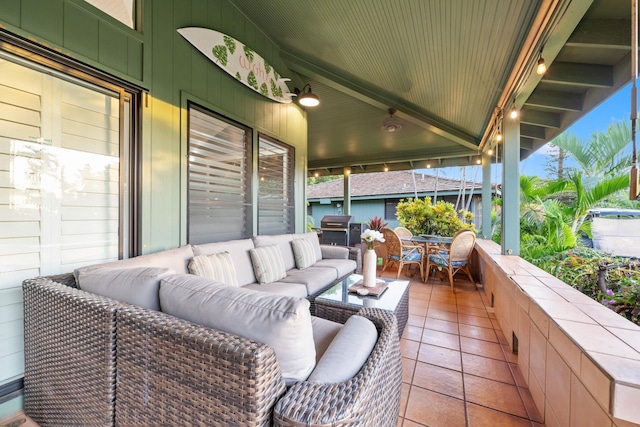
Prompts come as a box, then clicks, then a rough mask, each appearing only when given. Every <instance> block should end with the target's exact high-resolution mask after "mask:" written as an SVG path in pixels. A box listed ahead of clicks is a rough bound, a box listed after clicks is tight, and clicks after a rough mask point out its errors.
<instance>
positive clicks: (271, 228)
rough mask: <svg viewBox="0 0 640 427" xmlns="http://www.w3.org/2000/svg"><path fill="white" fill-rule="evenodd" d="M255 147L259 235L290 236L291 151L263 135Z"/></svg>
mask: <svg viewBox="0 0 640 427" xmlns="http://www.w3.org/2000/svg"><path fill="white" fill-rule="evenodd" d="M258 144H259V148H258V153H259V154H258V173H259V181H258V233H259V234H284V233H293V232H294V231H295V205H294V200H293V199H294V197H293V180H294V150H293V147H290V146H288V145H286V144H283V143H281V142H277V141H274V140H272V139H268V138H266V137H264V136H263V135H260V138H259V139H258Z"/></svg>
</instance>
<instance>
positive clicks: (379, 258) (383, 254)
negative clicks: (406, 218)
mask: <svg viewBox="0 0 640 427" xmlns="http://www.w3.org/2000/svg"><path fill="white" fill-rule="evenodd" d="M387 225H388V223H387V222H386V221H385V220H383V219H382V218H380V217H379V216H377V215H376V216H374V217H373V218H369V222H367V227H368V228H369V230H373V231H379V232H381V233H382V229H383V228H385V227H386V226H387ZM374 251H375V252H376V265H377V266H378V267H379V268H382V266H383V263H384V260H386V259H387V247H386V246H385V245H376V246H375V247H374Z"/></svg>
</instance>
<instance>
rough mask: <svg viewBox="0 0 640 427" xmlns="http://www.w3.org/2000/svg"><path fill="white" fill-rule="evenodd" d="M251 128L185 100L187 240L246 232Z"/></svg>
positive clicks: (248, 233)
mask: <svg viewBox="0 0 640 427" xmlns="http://www.w3.org/2000/svg"><path fill="white" fill-rule="evenodd" d="M250 141H251V131H250V130H249V129H246V128H243V127H241V126H239V125H237V124H233V123H230V122H228V121H225V120H222V119H220V118H217V117H215V116H214V115H213V114H211V113H208V112H206V110H204V109H200V108H198V107H196V106H193V105H190V106H189V199H188V211H189V212H188V230H189V231H188V235H189V236H188V239H189V243H192V244H198V243H207V242H219V241H225V240H232V239H242V238H246V237H250V236H251V204H250V201H251V188H250V165H251V159H250V151H251V150H250V147H251V144H250Z"/></svg>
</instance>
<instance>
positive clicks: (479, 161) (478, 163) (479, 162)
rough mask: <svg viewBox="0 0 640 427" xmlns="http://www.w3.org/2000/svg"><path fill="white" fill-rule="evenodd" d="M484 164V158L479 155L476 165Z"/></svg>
mask: <svg viewBox="0 0 640 427" xmlns="http://www.w3.org/2000/svg"><path fill="white" fill-rule="evenodd" d="M481 164H482V160H481V159H480V157H478V158H477V159H476V165H481Z"/></svg>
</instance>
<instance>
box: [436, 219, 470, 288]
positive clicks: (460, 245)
mask: <svg viewBox="0 0 640 427" xmlns="http://www.w3.org/2000/svg"><path fill="white" fill-rule="evenodd" d="M475 244H476V234H475V233H474V232H473V231H471V230H461V231H459V232H457V233H456V234H455V235H454V237H453V241H452V242H451V245H450V246H449V248H443V249H440V250H438V251H437V252H434V253H430V254H428V256H426V258H427V268H426V271H427V279H428V278H429V275H430V274H431V268H432V267H437V268H438V269H441V270H446V271H447V274H448V276H449V284H450V285H451V291H452V292H455V290H454V288H453V276H454V275H455V274H456V273H457V272H459V271H464V272H465V273H466V275H467V277H469V280H470V281H471V283H473V285H474V286H475V287H476V288H477V287H478V285H477V284H476V282H475V281H474V280H473V277H472V276H471V270H470V264H471V253H472V252H473V248H474V246H475Z"/></svg>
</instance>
